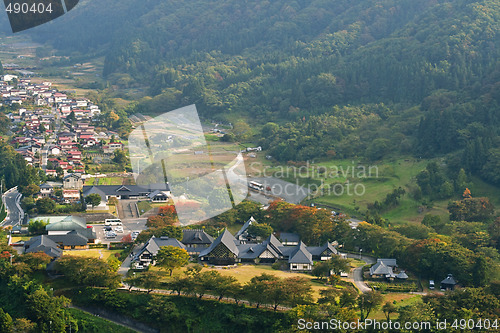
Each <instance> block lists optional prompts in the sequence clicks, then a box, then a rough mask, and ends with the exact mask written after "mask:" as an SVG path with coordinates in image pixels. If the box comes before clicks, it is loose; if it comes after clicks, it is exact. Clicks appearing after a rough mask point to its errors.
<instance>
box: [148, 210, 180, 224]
mask: <svg viewBox="0 0 500 333" xmlns="http://www.w3.org/2000/svg"><path fill="white" fill-rule="evenodd" d="M178 222H179V219H178V217H177V212H176V211H175V207H174V206H172V205H168V206H163V207H160V209H159V211H158V215H155V216H150V217H148V221H147V222H146V225H147V226H148V227H149V228H161V227H166V226H169V225H174V224H177V223H178Z"/></svg>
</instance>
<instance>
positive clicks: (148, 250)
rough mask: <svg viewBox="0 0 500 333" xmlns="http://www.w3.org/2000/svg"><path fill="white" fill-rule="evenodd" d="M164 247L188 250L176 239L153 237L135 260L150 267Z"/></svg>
mask: <svg viewBox="0 0 500 333" xmlns="http://www.w3.org/2000/svg"><path fill="white" fill-rule="evenodd" d="M162 246H175V247H179V248H181V249H184V250H186V246H185V245H184V244H182V243H181V242H180V241H179V240H177V239H175V238H170V237H166V236H162V237H155V236H153V237H151V238H150V239H149V240H148V241H147V242H146V244H144V246H143V247H142V248H141V249H140V250H139V251H138V253H137V254H136V255H135V257H134V260H135V261H136V262H138V263H139V264H141V265H144V266H148V265H151V264H152V265H154V264H155V256H156V255H157V254H158V251H160V248H161V247H162Z"/></svg>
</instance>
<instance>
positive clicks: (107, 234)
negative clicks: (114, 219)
mask: <svg viewBox="0 0 500 333" xmlns="http://www.w3.org/2000/svg"><path fill="white" fill-rule="evenodd" d="M115 237H116V232H114V231H108V232H107V233H106V238H115Z"/></svg>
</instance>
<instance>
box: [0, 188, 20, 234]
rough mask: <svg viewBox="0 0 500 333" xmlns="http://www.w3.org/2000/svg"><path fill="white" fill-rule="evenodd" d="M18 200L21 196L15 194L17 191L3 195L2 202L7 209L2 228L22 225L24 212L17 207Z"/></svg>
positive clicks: (17, 193)
mask: <svg viewBox="0 0 500 333" xmlns="http://www.w3.org/2000/svg"><path fill="white" fill-rule="evenodd" d="M20 200H21V194H20V193H19V192H17V190H12V191H9V192H6V193H5V194H4V196H3V202H5V205H6V208H7V218H6V219H5V222H4V223H3V226H9V225H12V226H15V225H17V224H21V223H22V220H23V218H24V212H23V210H22V209H21V207H20V206H19V201H20Z"/></svg>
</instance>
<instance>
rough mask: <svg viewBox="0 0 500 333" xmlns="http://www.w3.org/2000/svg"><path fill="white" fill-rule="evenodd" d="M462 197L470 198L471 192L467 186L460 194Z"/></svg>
mask: <svg viewBox="0 0 500 333" xmlns="http://www.w3.org/2000/svg"><path fill="white" fill-rule="evenodd" d="M462 196H463V197H464V198H472V194H471V193H470V190H469V189H468V188H466V189H465V191H464V194H462Z"/></svg>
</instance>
